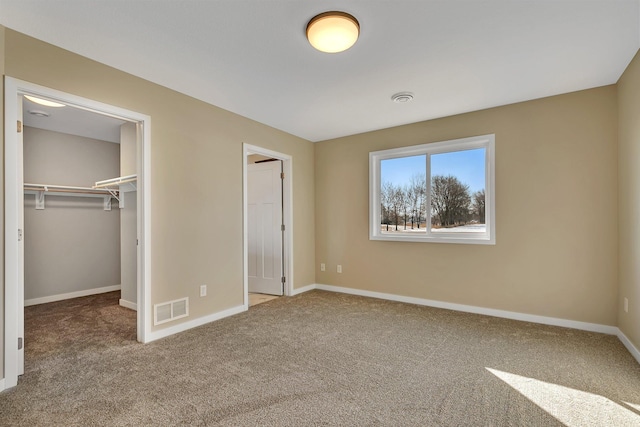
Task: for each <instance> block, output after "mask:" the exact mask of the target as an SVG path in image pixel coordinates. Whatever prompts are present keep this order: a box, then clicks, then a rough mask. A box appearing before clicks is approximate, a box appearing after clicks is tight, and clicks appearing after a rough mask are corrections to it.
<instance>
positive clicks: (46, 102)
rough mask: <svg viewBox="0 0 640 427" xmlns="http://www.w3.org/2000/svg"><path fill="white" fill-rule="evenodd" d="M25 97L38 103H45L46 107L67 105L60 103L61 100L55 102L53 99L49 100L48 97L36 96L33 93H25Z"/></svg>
mask: <svg viewBox="0 0 640 427" xmlns="http://www.w3.org/2000/svg"><path fill="white" fill-rule="evenodd" d="M24 97H25V98H27V99H28V100H29V101H31V102H35V103H36V104H40V105H44V106H45V107H65V105H64V104H60V103H59V102H53V101H49V100H47V99H42V98H36V97H35V96H31V95H25V96H24Z"/></svg>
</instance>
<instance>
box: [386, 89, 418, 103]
mask: <svg viewBox="0 0 640 427" xmlns="http://www.w3.org/2000/svg"><path fill="white" fill-rule="evenodd" d="M391 100H392V101H393V102H397V103H398V104H404V103H406V102H411V101H413V94H412V93H411V92H400V93H396V94H395V95H393V96H392V97H391Z"/></svg>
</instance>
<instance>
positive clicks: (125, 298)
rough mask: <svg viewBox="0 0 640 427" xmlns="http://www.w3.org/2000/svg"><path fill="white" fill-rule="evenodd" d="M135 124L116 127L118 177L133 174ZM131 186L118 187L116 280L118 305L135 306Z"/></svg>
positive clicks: (133, 196) (134, 227)
mask: <svg viewBox="0 0 640 427" xmlns="http://www.w3.org/2000/svg"><path fill="white" fill-rule="evenodd" d="M136 142H137V125H136V124H135V123H125V124H123V125H122V126H121V127H120V176H128V175H135V174H136V173H137V162H136V159H137V157H136V156H137V155H136V150H137V144H136ZM135 188H137V187H134V186H131V185H122V186H120V199H121V200H123V202H124V203H123V206H122V208H121V209H120V265H121V273H120V283H121V284H122V291H121V296H120V305H122V306H124V307H127V308H131V309H134V310H135V309H137V301H138V295H137V290H138V287H137V283H138V281H137V277H138V271H137V263H138V257H137V251H138V242H137V218H138V217H137V207H136V201H137V200H136V199H137V192H136V191H135Z"/></svg>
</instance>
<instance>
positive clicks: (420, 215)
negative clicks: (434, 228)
mask: <svg viewBox="0 0 640 427" xmlns="http://www.w3.org/2000/svg"><path fill="white" fill-rule="evenodd" d="M426 162H427V156H426V155H424V154H423V155H420V156H410V157H401V158H398V159H387V160H381V161H380V205H381V206H380V224H381V232H382V233H383V234H388V233H424V234H426V221H427V220H426V189H427V184H426V176H427V166H426V165H427V163H426Z"/></svg>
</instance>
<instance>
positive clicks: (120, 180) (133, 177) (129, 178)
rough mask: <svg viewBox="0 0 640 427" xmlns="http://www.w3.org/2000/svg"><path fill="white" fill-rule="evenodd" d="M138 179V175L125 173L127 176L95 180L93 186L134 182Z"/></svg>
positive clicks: (103, 186)
mask: <svg viewBox="0 0 640 427" xmlns="http://www.w3.org/2000/svg"><path fill="white" fill-rule="evenodd" d="M137 180H138V175H136V174H133V175H127V176H119V177H117V178H111V179H105V180H103V181H96V183H95V185H94V186H93V188H105V187H112V186H115V185H120V184H127V183H129V182H135V181H137Z"/></svg>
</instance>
